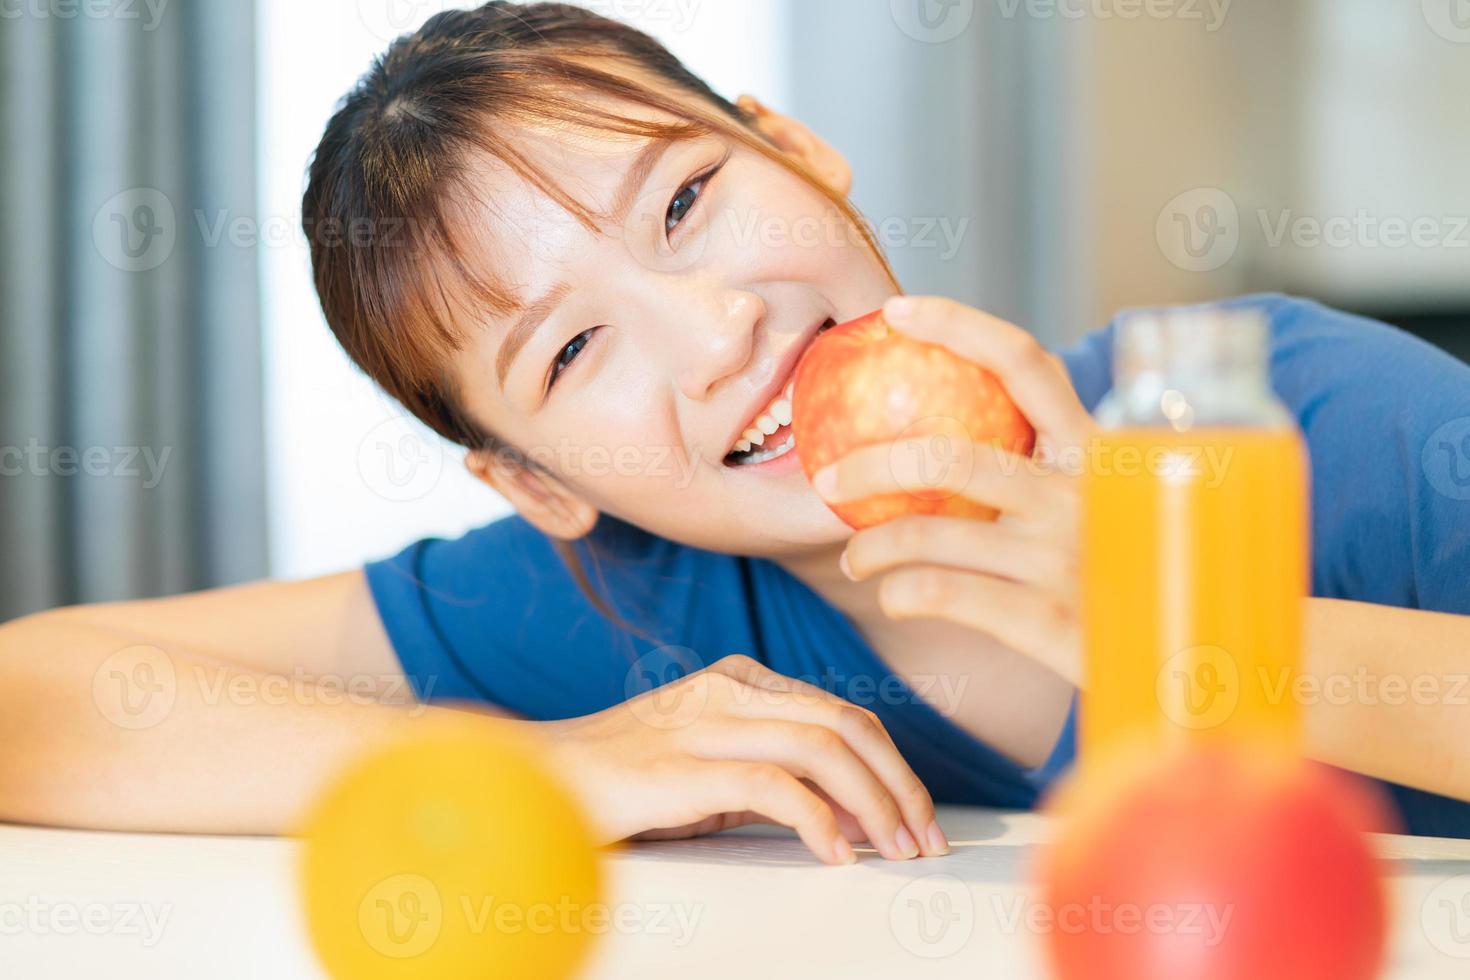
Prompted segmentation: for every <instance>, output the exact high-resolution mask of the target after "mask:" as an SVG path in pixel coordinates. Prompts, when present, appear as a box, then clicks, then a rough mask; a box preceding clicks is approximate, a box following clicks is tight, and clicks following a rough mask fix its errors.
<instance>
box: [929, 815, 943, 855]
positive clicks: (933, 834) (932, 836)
mask: <svg viewBox="0 0 1470 980" xmlns="http://www.w3.org/2000/svg"><path fill="white" fill-rule="evenodd" d="M924 836H925V837H927V838H928V839H929V849H930V850H931V851H933V852H934V853H935V854H948V853H949V838H948V837H945V836H944V831H942V830H940V829H939V821H937V820H936V821H934V822H933V823H931V824H930V825H929V829H928V830H927V831H925V833H924Z"/></svg>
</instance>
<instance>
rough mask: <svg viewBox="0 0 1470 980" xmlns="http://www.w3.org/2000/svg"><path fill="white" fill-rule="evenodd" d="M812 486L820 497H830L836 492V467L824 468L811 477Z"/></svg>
mask: <svg viewBox="0 0 1470 980" xmlns="http://www.w3.org/2000/svg"><path fill="white" fill-rule="evenodd" d="M812 486H813V487H814V488H815V489H816V491H817V493H819V494H821V495H822V496H824V497H826V496H830V495H831V494H833V493H835V492H836V490H837V467H836V466H835V465H833V466H824V467H822V468H821V469H819V470H817V472H816V475H815V476H813V477H812Z"/></svg>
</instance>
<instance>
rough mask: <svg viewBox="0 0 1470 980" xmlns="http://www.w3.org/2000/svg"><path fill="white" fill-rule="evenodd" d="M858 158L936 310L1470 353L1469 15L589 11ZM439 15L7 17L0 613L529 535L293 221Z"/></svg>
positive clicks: (664, 3)
mask: <svg viewBox="0 0 1470 980" xmlns="http://www.w3.org/2000/svg"><path fill="white" fill-rule="evenodd" d="M584 5H585V6H589V7H592V8H593V9H595V10H597V11H598V12H600V13H604V14H606V15H608V16H613V17H617V18H619V19H622V20H626V21H629V22H631V23H634V24H636V25H637V26H639V27H642V28H644V29H646V30H647V31H649V32H650V33H652V34H654V35H656V36H657V37H658V38H660V39H661V40H663V41H664V42H665V43H666V44H667V45H668V46H669V47H670V48H672V49H673V50H674V52H675V53H676V54H678V55H679V56H681V57H682V58H683V59H684V60H685V61H686V63H688V64H689V65H691V66H692V67H693V68H694V69H695V71H696V72H698V73H700V74H702V75H703V76H704V77H705V78H706V79H707V80H708V81H709V82H710V83H711V84H712V85H713V86H714V87H715V88H716V89H717V90H718V91H720V92H721V93H723V94H725V95H726V96H728V97H731V98H733V97H734V96H736V95H738V94H740V93H742V92H749V93H752V94H754V95H757V96H759V97H760V98H762V99H763V100H764V101H765V102H767V103H768V104H770V105H772V106H774V107H776V108H779V109H782V110H784V111H787V112H790V113H794V114H795V115H797V116H799V117H801V118H803V119H805V120H806V121H807V122H808V123H809V124H811V125H812V126H813V127H814V128H815V129H816V130H817V131H818V132H820V133H822V134H823V135H824V136H826V137H827V138H828V139H829V140H831V141H832V142H833V143H835V144H836V145H837V146H838V147H839V148H840V149H841V150H843V151H844V152H845V153H846V154H847V155H848V157H849V159H850V160H851V162H852V164H853V169H854V171H855V177H856V188H855V193H854V197H855V200H856V202H857V204H858V205H859V207H860V208H862V210H863V211H864V212H865V214H866V215H867V216H868V217H869V219H870V220H871V221H872V223H873V225H874V228H875V231H876V232H877V234H878V237H879V239H880V241H882V242H883V244H884V245H885V246H886V248H887V249H888V252H889V254H890V256H891V258H892V259H893V262H894V264H895V266H896V268H897V270H898V272H899V276H900V279H901V281H902V282H903V283H904V285H905V286H906V288H908V289H910V290H913V291H924V292H939V293H946V294H949V295H952V296H955V297H957V298H960V299H962V300H964V301H966V302H969V303H972V304H975V305H977V306H981V307H984V308H986V309H988V310H991V311H993V312H995V313H997V314H1000V315H1002V316H1005V317H1007V318H1009V319H1012V320H1014V321H1016V322H1018V323H1021V324H1023V325H1025V326H1027V327H1028V328H1030V329H1032V330H1033V331H1035V332H1036V334H1037V335H1038V336H1040V337H1041V338H1042V339H1043V340H1044V341H1046V342H1047V343H1049V344H1056V345H1059V344H1063V343H1066V342H1067V341H1069V340H1072V339H1074V338H1076V337H1078V336H1080V335H1081V334H1082V333H1084V332H1085V331H1087V330H1088V329H1090V328H1092V327H1094V326H1097V325H1100V324H1101V323H1103V322H1105V321H1106V320H1107V319H1108V318H1109V317H1110V316H1111V315H1112V314H1113V313H1115V312H1116V311H1117V310H1119V309H1120V308H1123V307H1127V306H1134V305H1141V304H1160V303H1173V302H1181V301H1190V300H1200V299H1209V298H1213V297H1219V296H1225V295H1229V294H1235V293H1242V292H1251V291H1259V290H1286V291H1290V292H1294V293H1298V294H1303V295H1307V296H1312V297H1315V298H1318V299H1321V300H1323V301H1325V302H1328V303H1330V304H1333V305H1336V306H1339V307H1343V308H1346V309H1350V310H1354V311H1360V312H1365V313H1368V314H1371V315H1374V316H1377V317H1380V318H1382V319H1385V320H1388V321H1389V322H1392V323H1395V324H1398V325H1400V326H1403V327H1405V328H1406V329H1409V330H1411V331H1413V332H1416V333H1418V334H1420V335H1422V336H1424V337H1426V338H1427V339H1429V340H1431V341H1432V342H1434V343H1437V344H1439V345H1441V346H1443V347H1445V348H1446V349H1449V350H1451V351H1452V352H1455V353H1457V354H1458V355H1459V356H1462V357H1470V180H1466V178H1465V175H1466V174H1470V127H1467V125H1466V122H1465V115H1464V112H1465V110H1464V103H1465V93H1466V92H1470V0H1396V2H1392V3H1387V2H1384V0H1233V2H1231V0H588V2H586V3H585V4H584ZM449 6H454V4H450V3H448V2H441V0H430V2H414V0H314V2H311V3H301V2H299V0H6V2H5V3H4V4H3V5H0V70H3V73H4V74H3V80H4V85H3V87H0V138H3V147H4V158H3V159H4V169H3V171H0V222H3V226H0V379H3V382H0V554H3V555H4V556H5V558H6V559H7V560H6V561H5V562H4V563H3V566H0V619H5V618H9V617H13V616H16V615H20V614H23V613H26V612H29V611H33V610H37V609H42V608H46V607H49V606H54V605H59V604H63V603H71V602H79V601H96V600H107V599H116V598H124V597H131V596H142V595H156V594H163V593H168V592H176V591H181V590H186V589H194V588H201V587H206V586H212V585H218V584H224V583H230V582H238V581H243V580H248V579H251V578H256V577H260V576H265V575H272V576H283V577H296V576H304V575H311V574H317V573H322V572H328V571H333V570H338V569H342V568H347V567H351V566H354V565H357V564H360V563H361V562H362V561H364V560H366V559H369V558H373V557H378V556H382V555H385V554H388V553H391V552H393V551H395V550H397V549H398V548H400V547H402V546H403V545H405V544H406V543H408V542H409V541H411V540H413V539H415V538H417V537H421V536H423V535H426V534H454V533H457V532H458V531H460V530H462V529H465V528H468V527H471V526H474V525H477V524H480V523H483V522H485V521H487V520H490V519H492V518H493V517H495V516H498V515H499V514H501V513H503V512H504V504H503V502H501V501H500V500H499V499H498V498H496V497H495V496H494V495H493V494H491V493H490V491H488V490H486V489H484V488H483V487H482V486H481V485H480V484H478V483H474V482H472V481H470V480H469V479H468V477H466V476H465V475H464V474H463V472H462V471H461V467H460V462H459V460H460V454H459V452H458V451H456V449H455V448H454V447H452V446H446V445H444V444H442V443H440V442H439V441H438V440H436V439H435V438H434V437H432V436H431V435H430V434H428V433H427V431H426V430H424V429H423V428H422V427H420V426H418V425H417V424H416V423H414V422H412V421H411V420H407V419H405V418H404V417H403V414H402V413H401V411H399V410H398V409H397V407H396V406H395V405H393V404H392V403H391V402H390V401H389V400H388V399H386V398H385V397H383V396H382V395H380V394H378V393H377V392H376V391H375V390H374V389H373V387H372V386H371V385H370V384H369V383H368V382H367V381H366V380H365V379H364V378H362V377H361V376H360V375H359V374H358V373H357V372H356V370H355V369H353V368H352V367H351V365H350V364H349V363H348V362H347V361H346V359H345V357H344V356H343V355H342V354H341V352H340V351H339V350H338V348H337V346H336V343H335V341H334V340H333V338H332V336H331V334H330V333H329V332H328V330H327V328H326V326H325V324H324V323H323V321H322V318H321V314H320V310H319V308H318V306H317V303H316V300H315V297H314V295H313V292H312V288H311V281H310V274H309V266H308V259H307V249H306V242H305V239H304V237H303V236H302V234H301V232H300V230H299V229H300V222H299V218H300V215H299V201H300V196H301V191H302V189H303V187H304V171H305V166H306V161H307V158H308V155H309V154H310V152H311V150H312V148H313V147H314V146H315V143H316V140H317V138H318V137H319V136H320V134H321V131H322V127H323V125H324V124H325V122H326V119H327V117H328V116H329V115H330V113H331V111H332V108H333V105H334V103H335V102H336V100H337V99H338V98H339V97H340V96H341V95H342V94H343V93H344V92H345V91H346V90H347V88H348V87H349V86H350V85H351V83H352V82H353V80H354V79H355V78H356V77H357V76H358V75H359V74H360V73H361V72H362V71H363V70H364V69H365V68H366V67H367V65H368V63H369V61H370V60H371V58H372V57H373V56H374V55H375V54H376V53H378V52H379V51H381V50H382V49H383V48H384V47H385V46H386V45H387V43H388V41H389V40H390V39H391V38H393V37H394V36H396V35H397V34H399V33H401V32H404V31H409V30H412V29H414V28H415V27H416V26H417V25H418V24H419V23H421V22H422V21H423V20H424V19H426V18H427V17H429V16H431V15H432V14H433V13H435V12H437V11H439V10H441V9H446V8H447V7H449Z"/></svg>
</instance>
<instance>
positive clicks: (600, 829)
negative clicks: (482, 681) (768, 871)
mask: <svg viewBox="0 0 1470 980" xmlns="http://www.w3.org/2000/svg"><path fill="white" fill-rule="evenodd" d="M537 727H539V728H541V729H542V733H543V734H545V735H547V736H549V743H550V746H551V752H552V756H553V761H554V762H555V764H556V765H557V767H558V769H559V770H560V771H561V773H562V775H563V777H564V778H565V779H566V780H567V781H568V782H569V784H570V788H571V789H572V790H573V792H574V793H575V794H576V795H577V796H578V797H579V798H580V799H581V800H582V802H583V804H584V805H585V807H586V809H587V812H588V815H589V817H590V819H591V820H592V822H593V825H594V829H595V832H596V833H597V834H598V835H599V836H600V837H601V838H602V839H603V841H605V842H611V841H615V840H622V839H625V838H630V837H638V838H642V839H667V838H674V837H694V836H697V835H700V834H707V833H713V832H715V831H719V830H724V829H727V828H730V827H736V826H740V825H742V824H747V823H756V822H769V823H776V824H782V825H785V826H787V827H790V828H792V829H793V830H795V831H796V832H797V834H799V835H800V837H801V839H802V841H803V842H804V843H805V844H806V846H807V847H809V848H810V849H811V851H812V853H814V854H816V855H817V857H819V858H821V859H822V860H823V861H826V862H828V863H831V864H846V863H849V862H851V861H852V860H854V855H853V850H852V846H851V845H852V842H860V841H863V840H867V841H869V842H871V843H872V844H873V846H874V847H876V848H877V849H878V852H879V853H880V854H882V855H883V856H884V857H886V858H890V859H893V860H903V859H906V858H911V857H915V856H917V855H918V854H923V855H925V856H926V857H930V856H937V855H940V854H945V853H947V852H948V850H949V844H948V842H947V841H946V840H945V838H944V834H943V832H942V831H941V830H940V829H939V825H938V823H936V822H935V819H934V802H933V800H931V799H930V797H929V793H928V791H927V790H926V789H925V788H924V786H923V784H922V783H920V782H919V778H918V777H917V776H915V775H914V772H913V770H912V769H910V768H909V766H908V764H907V763H906V762H904V760H903V757H902V756H901V755H899V752H898V749H897V748H896V747H895V746H894V744H893V740H892V739H891V738H889V736H888V733H887V731H885V730H884V728H883V725H882V723H881V722H880V721H879V720H878V717H877V715H875V714H873V712H871V711H868V710H867V709H865V708H861V707H858V706H857V705H855V704H852V703H851V702H848V701H845V700H843V699H842V698H839V697H837V696H836V695H834V694H831V693H828V692H827V691H824V690H822V689H821V688H819V687H816V686H814V685H812V684H807V683H804V682H802V681H798V680H794V679H792V678H789V677H785V676H782V675H781V674H777V673H775V672H774V671H771V670H769V669H767V668H766V667H764V666H762V665H761V664H759V663H757V662H756V661H755V660H752V659H751V658H749V657H743V656H732V657H726V658H724V659H723V660H720V661H719V662H718V663H715V664H713V665H712V666H709V667H706V668H705V669H703V670H700V671H698V672H696V673H692V674H689V675H687V676H685V677H681V678H679V679H678V680H675V681H672V682H670V683H668V684H665V685H664V686H663V687H660V688H657V689H656V690H653V691H649V692H647V693H644V694H641V695H639V696H638V697H636V698H632V699H630V700H628V701H625V702H623V703H621V704H617V705H614V706H613V707H611V708H608V709H607V710H605V711H601V712H598V713H597V714H594V715H587V716H585V717H582V718H571V719H567V720H565V721H555V722H543V723H541V724H540V725H538V726H537Z"/></svg>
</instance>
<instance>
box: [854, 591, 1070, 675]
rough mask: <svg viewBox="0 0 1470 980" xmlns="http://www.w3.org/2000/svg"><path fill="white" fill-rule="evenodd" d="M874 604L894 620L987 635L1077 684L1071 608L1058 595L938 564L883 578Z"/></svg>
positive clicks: (1068, 603)
mask: <svg viewBox="0 0 1470 980" xmlns="http://www.w3.org/2000/svg"><path fill="white" fill-rule="evenodd" d="M878 603H879V605H880V606H881V607H882V609H883V611H884V613H886V614H887V615H889V616H891V617H893V618H894V619H914V618H921V617H922V618H931V619H945V620H949V621H950V622H952V623H959V624H960V625H962V626H968V627H970V628H971V629H975V630H979V631H981V632H983V633H988V634H990V635H991V636H993V637H995V638H996V639H997V640H1000V641H1001V642H1002V643H1004V644H1005V645H1006V646H1009V647H1011V648H1012V649H1013V650H1018V651H1021V652H1023V653H1026V654H1028V655H1030V656H1032V657H1034V658H1035V659H1036V660H1037V661H1039V662H1040V663H1042V664H1044V665H1045V666H1047V667H1049V668H1051V669H1052V670H1053V671H1055V672H1056V673H1058V674H1059V675H1061V676H1062V677H1063V678H1065V679H1066V680H1068V681H1069V682H1071V683H1072V684H1079V685H1080V683H1081V671H1080V667H1079V665H1078V663H1077V658H1076V656H1075V654H1074V650H1075V648H1076V645H1077V622H1076V617H1075V611H1074V609H1075V607H1074V604H1073V603H1071V602H1069V601H1067V599H1066V598H1065V597H1064V596H1062V595H1060V594H1058V593H1055V592H1052V591H1049V590H1045V589H1039V588H1037V587H1036V586H1033V585H1023V584H1020V583H1017V582H1008V581H1006V580H1005V579H1000V578H995V577H994V576H990V575H982V574H976V573H974V572H963V571H956V570H954V569H950V568H943V567H941V566H938V565H908V566H905V567H903V568H900V569H898V570H897V571H893V572H889V573H888V574H887V575H886V576H884V578H883V580H882V581H881V582H880V583H879V586H878Z"/></svg>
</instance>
